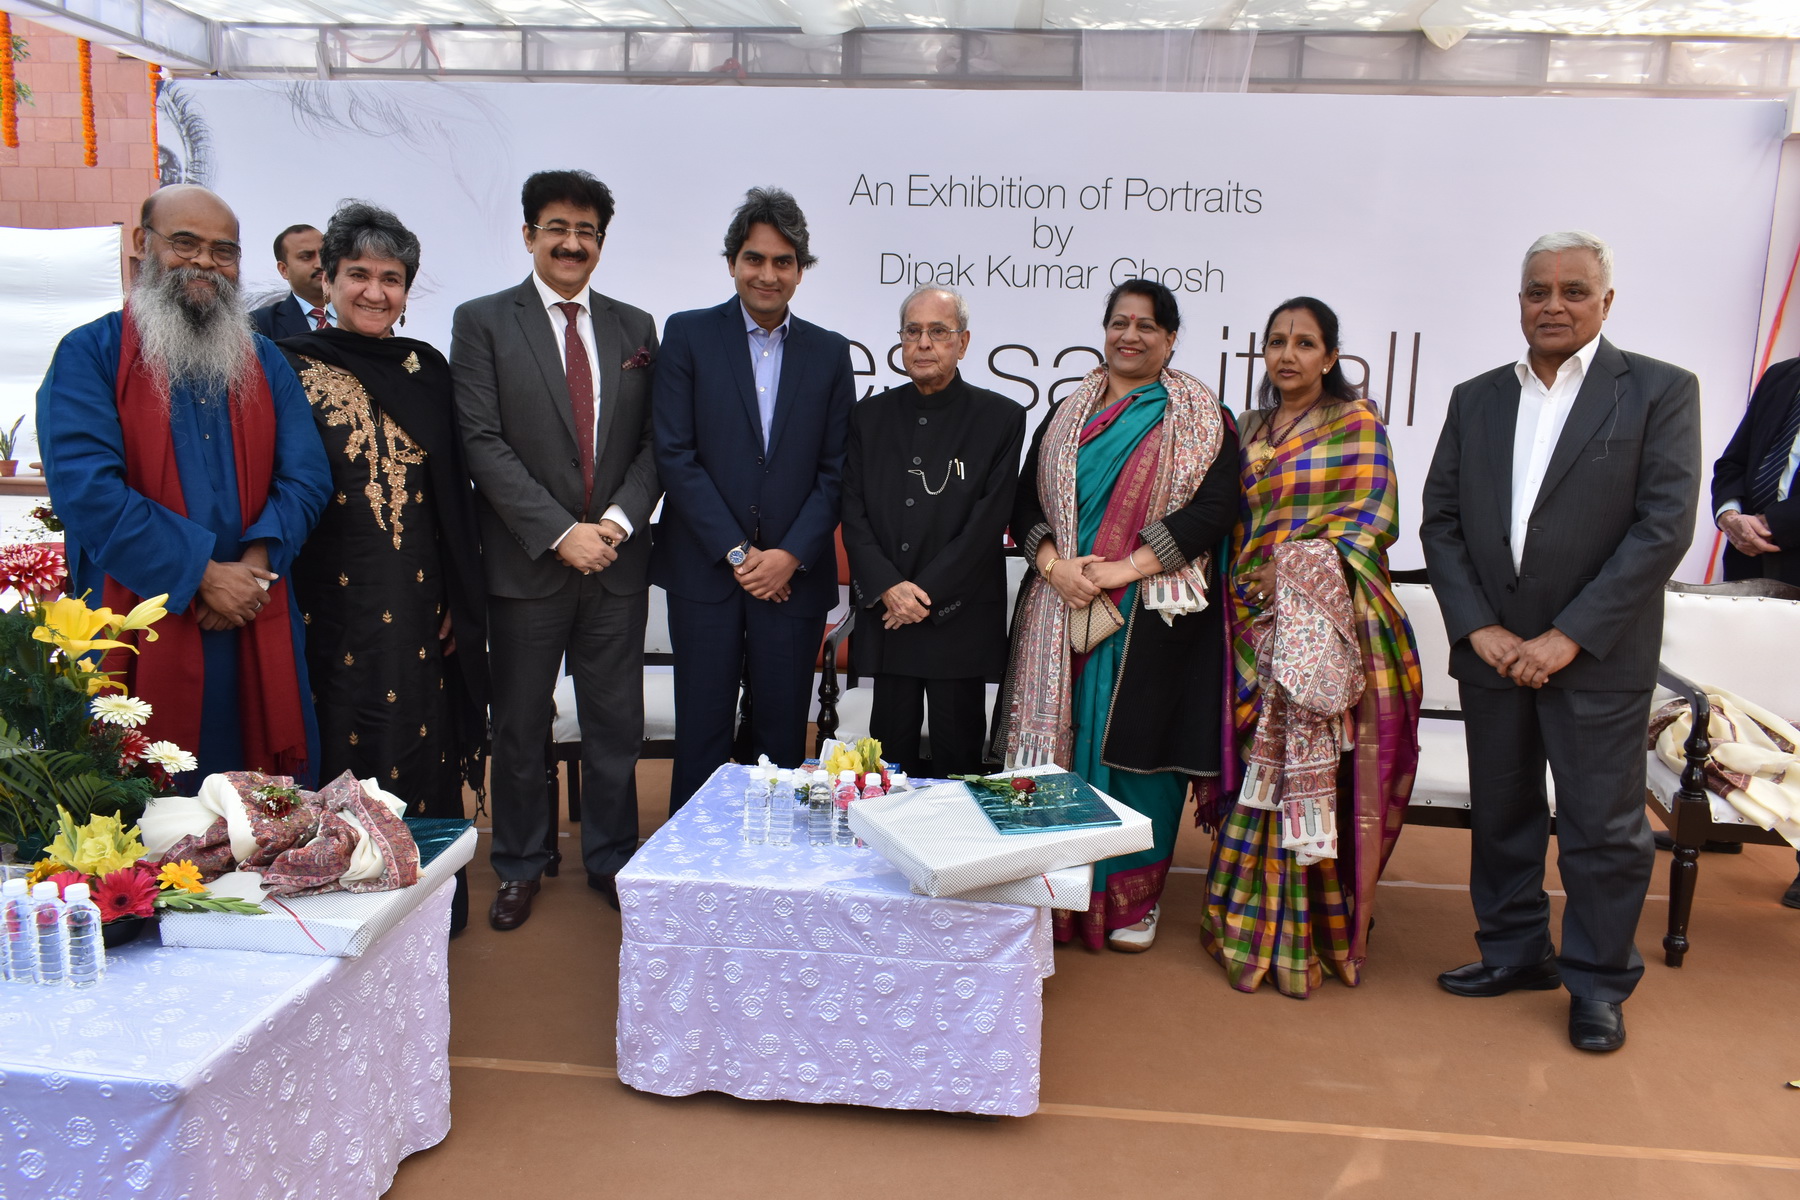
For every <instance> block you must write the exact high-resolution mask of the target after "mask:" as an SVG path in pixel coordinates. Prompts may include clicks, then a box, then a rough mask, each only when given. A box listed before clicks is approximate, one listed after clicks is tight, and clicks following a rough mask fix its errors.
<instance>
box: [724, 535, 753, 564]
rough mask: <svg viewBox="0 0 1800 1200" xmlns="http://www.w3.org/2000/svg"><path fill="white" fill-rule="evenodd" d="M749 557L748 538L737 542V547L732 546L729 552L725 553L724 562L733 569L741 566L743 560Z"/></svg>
mask: <svg viewBox="0 0 1800 1200" xmlns="http://www.w3.org/2000/svg"><path fill="white" fill-rule="evenodd" d="M749 557H750V541H749V539H748V538H746V539H745V540H744V541H741V542H739V543H738V544H737V545H735V546H733V547H732V548H731V549H730V550H728V551H726V553H725V561H726V562H728V563H730V564H731V565H732V566H734V567H741V566H743V565H744V560H745V559H746V558H749Z"/></svg>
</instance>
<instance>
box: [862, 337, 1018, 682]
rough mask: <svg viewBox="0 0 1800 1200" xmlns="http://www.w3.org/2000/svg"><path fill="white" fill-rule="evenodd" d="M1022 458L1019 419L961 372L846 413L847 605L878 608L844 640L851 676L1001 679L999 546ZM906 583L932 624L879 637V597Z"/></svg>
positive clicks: (1010, 406) (1009, 404)
mask: <svg viewBox="0 0 1800 1200" xmlns="http://www.w3.org/2000/svg"><path fill="white" fill-rule="evenodd" d="M920 417H924V418H925V419H926V422H927V423H926V424H923V425H921V424H920V423H919V418H920ZM1024 448H1025V410H1024V409H1023V408H1021V407H1019V405H1018V404H1017V403H1016V402H1015V401H1012V400H1009V399H1007V398H1006V397H1005V396H1002V395H1000V394H999V393H997V392H990V391H988V390H986V389H985V388H978V387H972V386H970V385H969V384H968V383H967V382H966V381H964V379H963V377H962V375H961V374H960V373H959V374H958V375H957V376H956V378H955V379H954V380H952V381H951V383H950V385H949V386H948V387H946V388H944V389H943V390H942V391H940V392H937V393H935V394H933V395H930V396H921V395H919V390H918V388H916V387H914V386H913V385H912V384H910V383H907V384H903V385H901V386H900V387H897V388H894V389H893V390H892V391H887V392H882V393H880V394H879V395H875V396H870V397H869V398H868V399H867V400H864V401H862V402H861V403H860V404H858V405H856V407H855V408H853V409H851V410H850V449H849V451H848V453H847V455H846V456H845V459H844V550H845V553H846V554H848V556H849V558H850V574H851V581H850V587H851V590H852V592H853V593H854V595H855V597H856V603H857V604H858V605H859V606H861V607H863V608H869V609H877V611H872V612H870V613H869V614H868V616H867V618H865V619H864V620H861V621H859V622H858V623H857V626H856V636H855V637H854V638H852V639H851V643H850V647H851V648H850V653H851V656H852V661H853V662H854V663H855V664H856V669H857V670H858V671H860V672H862V673H864V674H868V675H878V674H881V673H883V672H887V673H891V674H897V675H911V676H915V677H918V678H923V679H968V678H971V677H973V676H976V675H992V676H995V677H998V676H999V673H1000V672H1001V671H1003V670H1005V669H1006V550H1005V547H1004V546H1003V544H1002V541H1001V539H1002V537H1003V536H1004V535H1005V533H1006V523H1007V521H1009V520H1010V519H1011V517H1012V510H1013V492H1014V490H1015V489H1016V488H1017V486H1018V482H1019V452H1020V451H1021V450H1023V449H1024ZM952 458H955V459H957V460H959V461H960V462H961V463H962V466H963V469H962V472H961V474H960V475H959V474H957V473H955V472H952V471H951V470H950V469H949V463H950V460H951V459H952ZM912 471H920V472H923V474H924V478H920V476H918V475H914V474H911V473H910V472H912ZM933 489H935V490H936V494H935V495H934V494H932V492H933ZM906 580H911V581H912V582H913V583H915V584H917V585H918V586H919V587H920V588H921V589H923V590H924V592H925V594H926V595H927V596H930V597H931V615H930V616H929V617H927V618H926V619H925V620H923V621H920V622H917V623H916V624H912V625H902V626H901V627H900V628H899V629H892V630H889V629H883V628H882V627H881V620H880V617H881V612H882V611H885V610H881V609H879V608H878V606H880V605H881V595H882V593H883V592H885V591H887V590H888V589H889V588H891V587H893V586H894V585H895V584H897V583H901V582H904V581H906Z"/></svg>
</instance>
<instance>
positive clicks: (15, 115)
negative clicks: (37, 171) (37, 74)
mask: <svg viewBox="0 0 1800 1200" xmlns="http://www.w3.org/2000/svg"><path fill="white" fill-rule="evenodd" d="M18 87H19V85H18V81H17V80H16V79H14V77H13V40H12V14H11V13H7V12H0V142H5V143H6V146H7V149H9V150H17V149H18V148H19V92H18Z"/></svg>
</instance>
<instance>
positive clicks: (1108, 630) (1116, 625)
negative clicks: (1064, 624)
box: [1069, 592, 1125, 654]
mask: <svg viewBox="0 0 1800 1200" xmlns="http://www.w3.org/2000/svg"><path fill="white" fill-rule="evenodd" d="M1123 628H1125V616H1124V614H1123V613H1121V612H1120V611H1119V606H1118V605H1117V604H1114V603H1113V598H1112V597H1111V596H1109V595H1107V594H1106V593H1105V592H1101V593H1100V594H1099V595H1098V596H1095V597H1094V599H1093V601H1092V602H1091V603H1089V604H1088V606H1087V607H1086V608H1077V609H1072V610H1071V611H1070V613H1069V649H1071V650H1073V651H1074V652H1075V653H1077V654H1087V653H1089V652H1090V651H1092V650H1093V648H1094V647H1095V646H1098V645H1099V644H1100V643H1101V642H1104V641H1105V640H1106V639H1107V638H1109V637H1111V636H1112V635H1113V634H1115V633H1117V632H1119V630H1121V629H1123Z"/></svg>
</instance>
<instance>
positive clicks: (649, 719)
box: [550, 666, 675, 744]
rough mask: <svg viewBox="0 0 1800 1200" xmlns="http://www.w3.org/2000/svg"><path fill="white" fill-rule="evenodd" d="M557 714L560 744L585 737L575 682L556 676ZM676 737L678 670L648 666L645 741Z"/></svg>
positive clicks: (553, 730) (554, 731)
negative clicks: (579, 714)
mask: <svg viewBox="0 0 1800 1200" xmlns="http://www.w3.org/2000/svg"><path fill="white" fill-rule="evenodd" d="M555 696H556V715H555V717H553V718H552V719H551V722H550V740H551V741H553V742H556V743H558V744H567V743H570V742H579V741H580V740H581V721H580V719H579V718H578V717H577V716H576V713H575V681H574V680H573V679H571V678H569V677H568V675H566V674H563V673H560V672H559V673H558V674H557V676H556V693H555ZM674 737H675V669H674V668H673V667H661V666H653V667H645V668H644V740H645V741H646V742H666V741H672V740H674Z"/></svg>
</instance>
